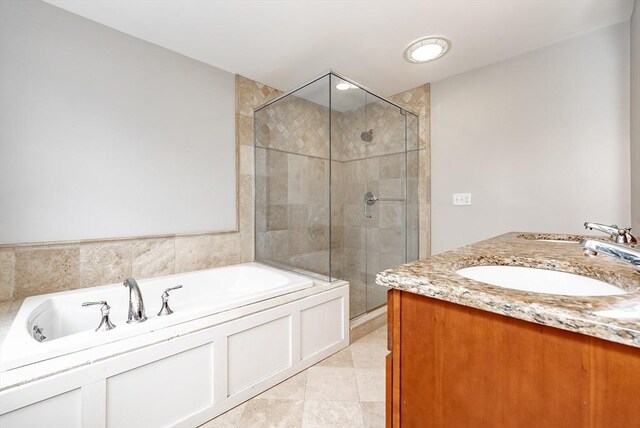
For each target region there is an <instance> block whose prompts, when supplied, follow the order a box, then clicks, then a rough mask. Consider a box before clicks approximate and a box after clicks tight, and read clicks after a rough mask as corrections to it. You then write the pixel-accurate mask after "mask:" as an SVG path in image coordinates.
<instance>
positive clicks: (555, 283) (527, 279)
mask: <svg viewBox="0 0 640 428" xmlns="http://www.w3.org/2000/svg"><path fill="white" fill-rule="evenodd" d="M456 273H458V274H460V275H462V276H464V277H465V278H470V279H473V280H476V281H480V282H484V283H486V284H491V285H495V286H497V287H504V288H511V289H514V290H521V291H528V292H531V293H545V294H557V295H563V296H614V295H619V294H626V293H627V292H626V291H625V290H624V289H622V288H620V287H616V286H615V285H611V284H609V283H606V282H604V281H599V280H597V279H593V278H588V277H586V276H581V275H574V274H572V273H566V272H558V271H553V270H545V269H535V268H528V267H520V266H472V267H466V268H462V269H458V270H457V271H456Z"/></svg>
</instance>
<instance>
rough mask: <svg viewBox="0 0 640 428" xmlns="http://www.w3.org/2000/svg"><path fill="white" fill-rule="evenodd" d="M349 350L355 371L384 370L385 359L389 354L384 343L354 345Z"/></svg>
mask: <svg viewBox="0 0 640 428" xmlns="http://www.w3.org/2000/svg"><path fill="white" fill-rule="evenodd" d="M349 348H350V349H351V356H352V357H353V367H355V368H356V369H382V370H384V368H385V357H386V356H387V354H388V353H389V351H387V346H386V343H382V342H380V343H367V342H364V343H354V344H353V345H351V346H350V347H349Z"/></svg>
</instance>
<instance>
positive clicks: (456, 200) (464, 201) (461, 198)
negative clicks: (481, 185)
mask: <svg viewBox="0 0 640 428" xmlns="http://www.w3.org/2000/svg"><path fill="white" fill-rule="evenodd" d="M453 205H471V193H454V194H453Z"/></svg>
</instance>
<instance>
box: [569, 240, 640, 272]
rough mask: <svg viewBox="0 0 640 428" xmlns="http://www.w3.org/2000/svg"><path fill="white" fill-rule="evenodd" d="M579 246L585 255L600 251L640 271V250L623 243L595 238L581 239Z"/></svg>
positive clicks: (593, 254) (592, 254)
mask: <svg viewBox="0 0 640 428" xmlns="http://www.w3.org/2000/svg"><path fill="white" fill-rule="evenodd" d="M580 246H581V247H582V248H583V250H584V253H585V255H587V256H595V255H596V254H598V253H602V254H605V255H607V256H610V257H613V258H614V259H617V260H620V261H621V262H624V263H628V264H630V265H631V266H633V267H634V268H636V269H637V270H638V271H639V272H640V250H636V249H634V248H630V247H628V246H625V245H619V244H613V243H610V242H602V241H598V240H597V239H583V240H581V241H580Z"/></svg>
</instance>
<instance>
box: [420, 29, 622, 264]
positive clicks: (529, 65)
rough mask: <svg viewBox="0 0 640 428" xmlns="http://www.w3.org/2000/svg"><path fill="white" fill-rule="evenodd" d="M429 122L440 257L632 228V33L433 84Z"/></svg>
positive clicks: (594, 38) (571, 44)
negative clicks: (475, 247)
mask: <svg viewBox="0 0 640 428" xmlns="http://www.w3.org/2000/svg"><path fill="white" fill-rule="evenodd" d="M487 49H490V46H488V47H487ZM431 112H432V116H431V124H432V233H433V235H432V236H433V238H432V239H433V241H432V244H433V253H434V254H436V253H439V252H442V251H446V250H449V249H453V248H456V247H459V246H461V245H465V244H469V243H472V242H476V241H478V240H481V239H485V238H489V237H491V236H495V235H498V234H501V233H504V232H509V231H540V232H583V231H584V229H583V227H582V224H583V222H584V221H586V220H590V221H598V222H604V223H618V224H619V225H620V226H628V225H629V222H630V214H629V213H630V201H629V199H630V198H629V195H630V188H629V182H630V179H629V23H628V22H626V23H622V24H618V25H615V26H612V27H608V28H605V29H602V30H599V31H595V32H592V33H589V34H585V35H583V36H580V37H576V38H573V39H571V40H567V41H564V42H561V43H557V44H554V45H552V46H548V47H545V48H542V49H539V50H536V51H532V52H529V53H526V54H523V55H520V56H517V57H514V58H510V59H508V60H505V61H502V62H499V63H496V64H492V65H489V66H486V67H483V68H480V69H477V70H473V71H470V72H467V73H464V74H460V75H457V76H454V77H451V78H448V79H445V80H442V81H438V82H435V83H432V84H431ZM454 192H469V193H472V195H473V205H472V206H453V205H452V193H454Z"/></svg>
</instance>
